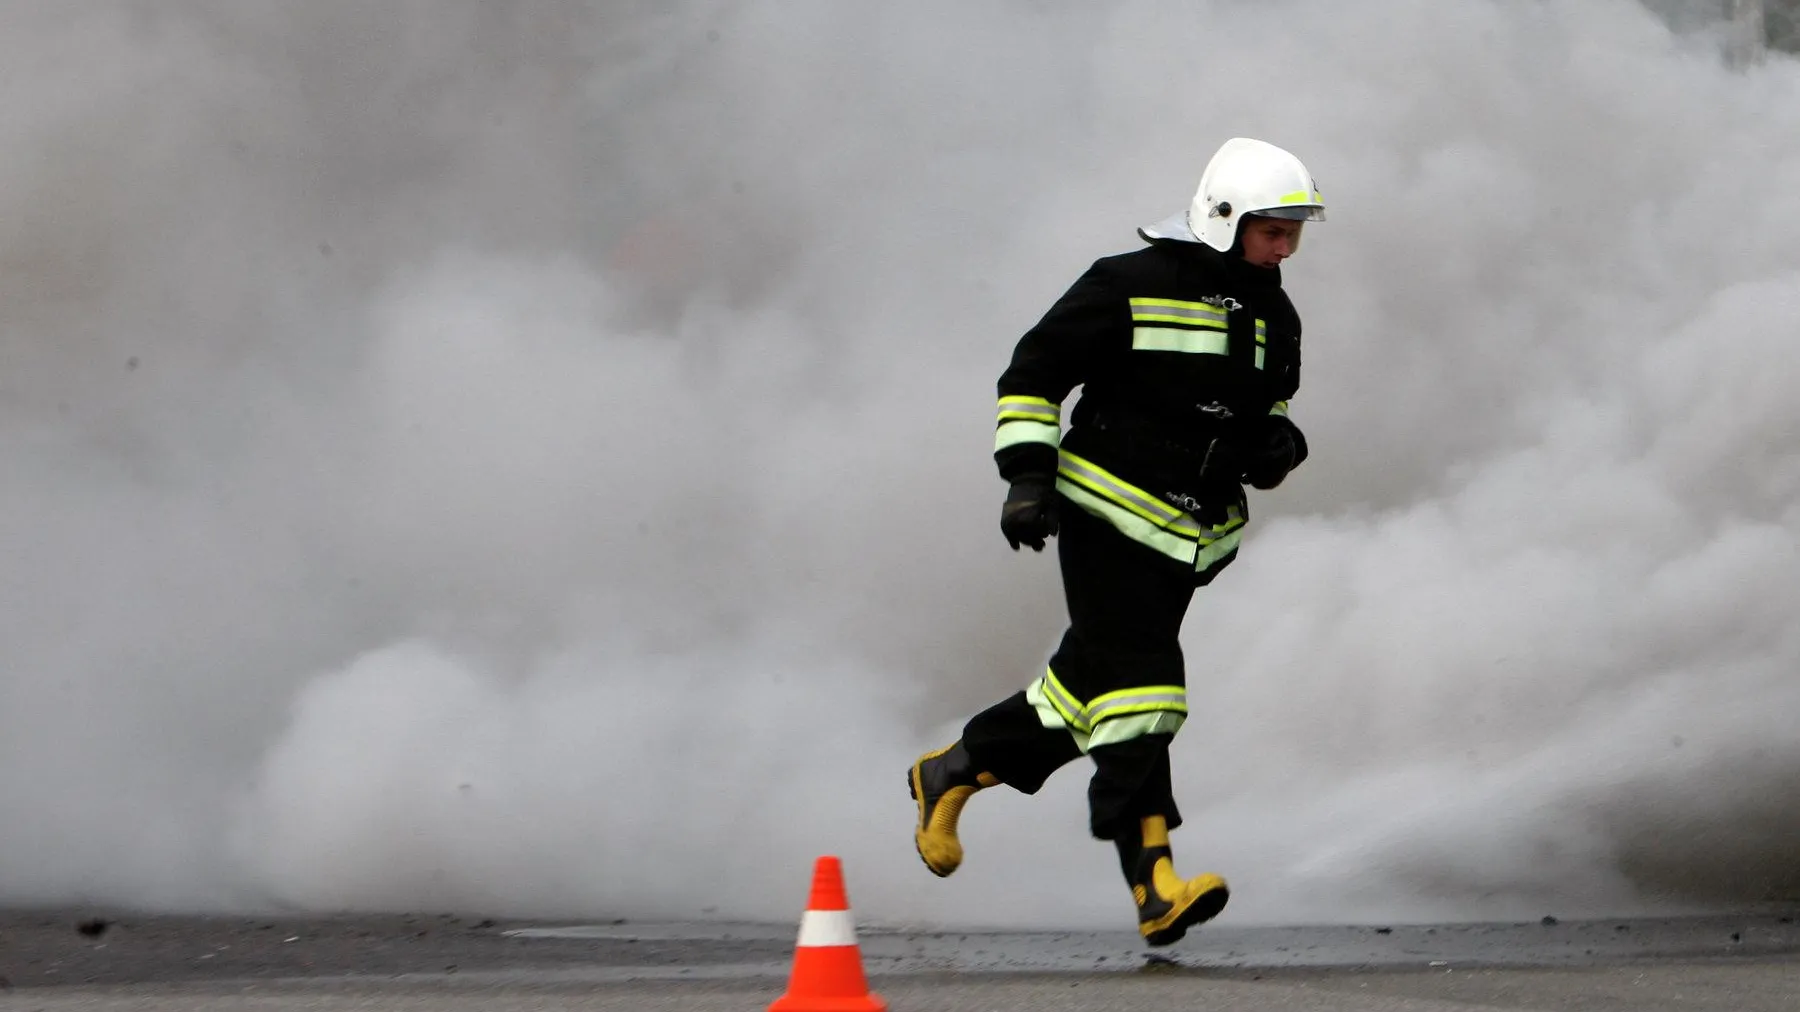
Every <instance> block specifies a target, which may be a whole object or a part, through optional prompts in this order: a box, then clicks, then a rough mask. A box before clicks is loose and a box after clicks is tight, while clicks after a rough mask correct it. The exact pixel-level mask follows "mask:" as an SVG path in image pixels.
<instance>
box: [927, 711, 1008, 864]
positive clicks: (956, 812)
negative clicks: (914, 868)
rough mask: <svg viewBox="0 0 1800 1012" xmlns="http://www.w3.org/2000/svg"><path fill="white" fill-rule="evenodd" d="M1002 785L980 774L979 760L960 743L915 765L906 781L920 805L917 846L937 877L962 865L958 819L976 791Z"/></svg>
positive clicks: (941, 750) (991, 776) (939, 751)
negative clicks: (977, 763) (957, 828)
mask: <svg viewBox="0 0 1800 1012" xmlns="http://www.w3.org/2000/svg"><path fill="white" fill-rule="evenodd" d="M999 782H1000V779H999V778H998V777H996V776H994V775H993V774H992V773H980V772H977V771H976V769H975V761H974V760H973V759H971V758H970V757H969V753H968V752H967V751H966V750H965V749H964V748H963V746H962V742H960V741H958V742H956V743H955V744H952V745H949V746H947V747H945V748H941V749H938V750H937V751H936V752H927V753H925V754H924V755H922V756H920V757H919V759H918V761H917V762H915V763H913V765H912V770H911V771H910V772H909V773H908V774H907V778H906V789H907V790H908V791H911V792H912V796H913V800H914V801H916V802H918V803H919V823H918V825H917V826H916V827H914V829H913V844H914V845H915V846H917V847H918V848H919V858H920V859H921V860H923V861H924V862H925V867H927V868H930V869H931V873H932V874H933V875H936V876H938V877H940V878H942V877H943V876H946V875H948V874H950V873H951V872H953V871H955V870H956V869H957V866H958V865H960V864H962V859H963V849H962V841H961V840H958V839H957V838H956V820H957V818H958V817H959V816H961V815H962V807H963V805H964V804H966V803H967V802H968V800H969V799H970V798H972V797H974V796H975V792H976V791H979V790H982V789H983V788H987V787H993V786H994V785H996V784H998V783H999Z"/></svg>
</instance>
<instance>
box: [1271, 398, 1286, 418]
mask: <svg viewBox="0 0 1800 1012" xmlns="http://www.w3.org/2000/svg"><path fill="white" fill-rule="evenodd" d="M1269 414H1271V415H1275V416H1277V417H1280V418H1286V417H1287V416H1288V402H1287V401H1276V402H1275V403H1274V405H1272V406H1271V407H1270V408H1269Z"/></svg>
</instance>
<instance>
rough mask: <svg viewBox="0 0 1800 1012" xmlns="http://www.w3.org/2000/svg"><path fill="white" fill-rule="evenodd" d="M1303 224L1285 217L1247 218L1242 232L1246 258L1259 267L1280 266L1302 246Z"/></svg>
mask: <svg viewBox="0 0 1800 1012" xmlns="http://www.w3.org/2000/svg"><path fill="white" fill-rule="evenodd" d="M1302 224H1304V223H1303V222H1298V221H1288V220H1286V219H1283V218H1258V217H1254V216H1252V217H1249V218H1245V219H1244V225H1243V231H1242V232H1241V233H1240V237H1241V238H1242V240H1243V243H1244V259H1245V260H1246V261H1248V262H1249V263H1252V264H1255V265H1256V266H1258V267H1279V266H1280V265H1281V262H1282V261H1283V260H1286V259H1287V258H1288V257H1291V256H1293V255H1294V250H1296V249H1298V248H1299V247H1300V226H1301V225H1302Z"/></svg>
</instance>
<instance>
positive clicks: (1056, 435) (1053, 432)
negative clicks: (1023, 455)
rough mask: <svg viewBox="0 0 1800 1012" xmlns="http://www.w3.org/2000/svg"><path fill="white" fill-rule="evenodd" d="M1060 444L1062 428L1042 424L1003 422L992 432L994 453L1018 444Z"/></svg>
mask: <svg viewBox="0 0 1800 1012" xmlns="http://www.w3.org/2000/svg"><path fill="white" fill-rule="evenodd" d="M1060 442H1062V428H1061V427H1060V426H1057V425H1054V424H1045V423H1044V422H1005V423H1003V424H1001V426H1000V427H999V428H998V429H995V430H994V452H996V453H998V452H999V451H1001V450H1004V449H1006V448H1007V447H1009V446H1017V445H1019V444H1020V443H1045V444H1047V445H1049V446H1056V445H1057V444H1058V443H1060Z"/></svg>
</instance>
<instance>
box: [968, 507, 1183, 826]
mask: <svg viewBox="0 0 1800 1012" xmlns="http://www.w3.org/2000/svg"><path fill="white" fill-rule="evenodd" d="M1057 498H1058V500H1059V502H1058V507H1059V510H1060V516H1061V521H1062V529H1061V531H1060V533H1059V534H1058V535H1057V539H1056V542H1057V556H1058V560H1059V562H1060V564H1061V567H1062V580H1063V595H1064V597H1065V598H1066V600H1067V602H1068V609H1069V626H1068V629H1067V630H1066V631H1065V632H1064V633H1063V637H1062V642H1061V643H1060V644H1059V645H1058V646H1057V648H1056V652H1055V653H1054V654H1052V655H1051V657H1050V670H1051V671H1053V672H1054V673H1055V675H1056V677H1057V679H1058V680H1059V681H1061V683H1062V684H1063V686H1064V687H1065V688H1067V689H1068V690H1069V692H1070V693H1071V694H1073V695H1074V696H1075V697H1076V698H1077V699H1079V700H1080V701H1081V702H1082V703H1084V704H1085V703H1087V702H1088V701H1090V700H1092V699H1094V698H1095V697H1097V696H1101V695H1104V694H1105V693H1108V692H1114V691H1118V690H1121V689H1131V688H1138V687H1142V686H1150V685H1185V684H1186V678H1185V675H1184V672H1183V666H1182V657H1181V641H1180V633H1181V623H1182V619H1183V618H1185V617H1186V615H1187V609H1188V604H1189V602H1190V601H1191V600H1192V599H1193V595H1194V590H1195V587H1196V583H1197V581H1196V578H1195V574H1194V570H1193V567H1192V566H1190V565H1187V564H1185V563H1182V562H1180V561H1179V560H1176V559H1173V558H1171V557H1169V556H1167V555H1164V554H1162V553H1160V552H1158V551H1156V550H1155V549H1152V548H1149V547H1147V546H1145V545H1142V544H1139V543H1138V542H1136V541H1133V540H1131V539H1130V538H1127V537H1126V536H1125V535H1123V534H1121V533H1119V531H1118V530H1117V529H1115V528H1114V527H1113V526H1112V525H1111V524H1109V523H1107V522H1106V521H1105V520H1102V519H1100V518H1098V517H1096V516H1094V515H1092V514H1090V513H1088V512H1087V511H1086V510H1083V509H1082V508H1081V507H1080V506H1077V505H1076V504H1074V503H1073V502H1071V501H1069V500H1068V499H1067V498H1065V497H1063V496H1060V495H1059V496H1058V497H1057ZM1173 738H1174V735H1172V734H1149V735H1143V736H1141V737H1138V738H1134V739H1131V740H1129V741H1123V742H1118V743H1116V744H1110V745H1101V746H1097V747H1095V748H1093V749H1091V750H1090V751H1089V752H1088V755H1089V757H1090V758H1091V759H1093V761H1094V773H1093V778H1092V779H1091V780H1090V781H1089V784H1088V811H1089V824H1090V830H1091V831H1092V833H1093V835H1094V836H1095V837H1096V838H1098V839H1102V840H1111V839H1114V838H1116V837H1118V836H1119V835H1120V834H1121V832H1122V831H1124V830H1128V829H1132V828H1134V827H1135V826H1136V824H1137V821H1138V820H1139V819H1141V818H1143V817H1145V816H1149V815H1161V816H1164V817H1165V818H1166V819H1167V820H1168V824H1169V828H1170V829H1173V828H1175V827H1176V826H1179V825H1180V824H1181V813H1180V811H1179V810H1178V809H1177V807H1176V805H1175V797H1174V793H1173V787H1172V785H1171V783H1170V778H1169V743H1170V742H1171V741H1172V740H1173ZM963 747H964V748H965V749H967V750H968V752H969V755H970V757H971V758H973V759H974V761H975V763H976V764H977V768H978V769H981V770H985V771H987V772H989V773H992V774H993V775H994V776H996V777H998V778H999V779H1000V781H1001V782H1002V783H1005V784H1007V785H1008V786H1010V787H1012V788H1014V789H1015V790H1018V791H1021V792H1023V793H1025V794H1035V793H1037V791H1038V790H1039V789H1040V788H1041V787H1043V785H1044V781H1045V780H1046V779H1048V778H1049V776H1050V774H1052V773H1054V772H1056V771H1057V770H1058V769H1060V768H1061V767H1062V766H1064V765H1065V764H1067V763H1068V762H1070V761H1071V760H1073V759H1076V758H1077V757H1079V756H1080V755H1081V754H1082V753H1081V749H1080V747H1079V746H1078V745H1077V744H1076V741H1075V738H1074V736H1073V735H1071V734H1070V732H1069V730H1068V729H1067V728H1066V727H1062V726H1058V727H1053V728H1052V727H1045V726H1044V724H1043V721H1041V720H1040V719H1039V717H1038V711H1037V709H1036V708H1035V707H1033V706H1032V705H1031V703H1029V702H1028V701H1027V700H1026V695H1025V693H1024V692H1023V691H1020V692H1016V693H1014V694H1013V695H1011V696H1009V697H1007V698H1006V699H1003V700H1001V701H1000V702H998V703H996V704H994V705H993V706H991V707H988V708H987V709H986V710H983V711H981V712H980V713H978V714H976V715H975V716H974V717H972V718H970V720H969V721H968V723H967V724H966V725H965V726H964V728H963Z"/></svg>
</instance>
